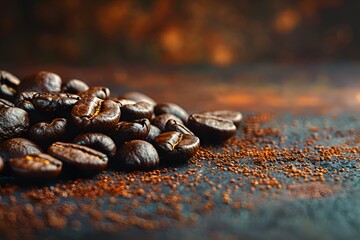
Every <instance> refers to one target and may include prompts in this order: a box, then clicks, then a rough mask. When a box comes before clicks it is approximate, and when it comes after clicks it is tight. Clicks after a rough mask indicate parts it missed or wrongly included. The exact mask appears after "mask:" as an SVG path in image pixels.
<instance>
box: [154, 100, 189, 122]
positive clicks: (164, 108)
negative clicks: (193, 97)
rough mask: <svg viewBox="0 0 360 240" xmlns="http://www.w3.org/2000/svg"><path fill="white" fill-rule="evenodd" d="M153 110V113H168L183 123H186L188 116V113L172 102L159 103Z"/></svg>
mask: <svg viewBox="0 0 360 240" xmlns="http://www.w3.org/2000/svg"><path fill="white" fill-rule="evenodd" d="M154 112H155V115H161V114H163V113H170V114H172V115H174V116H176V117H178V118H180V119H181V121H183V122H184V123H186V122H187V119H188V118H189V114H188V113H187V112H186V111H185V110H184V109H183V108H182V107H180V106H179V105H177V104H174V103H159V104H157V105H156V106H155V108H154Z"/></svg>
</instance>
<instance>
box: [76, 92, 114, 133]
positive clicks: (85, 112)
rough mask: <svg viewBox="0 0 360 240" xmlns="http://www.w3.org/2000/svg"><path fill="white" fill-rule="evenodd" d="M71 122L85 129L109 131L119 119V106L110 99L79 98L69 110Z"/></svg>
mask: <svg viewBox="0 0 360 240" xmlns="http://www.w3.org/2000/svg"><path fill="white" fill-rule="evenodd" d="M71 114H72V119H73V122H74V124H75V125H76V126H78V127H80V128H81V129H83V130H85V131H89V132H90V131H91V132H109V131H112V130H113V129H115V127H116V125H117V123H118V122H119V119H120V107H119V105H118V104H117V103H115V102H114V101H112V100H102V99H100V98H97V97H94V96H87V97H84V98H82V99H81V100H79V101H78V102H77V103H76V104H75V105H74V107H73V108H72V111H71Z"/></svg>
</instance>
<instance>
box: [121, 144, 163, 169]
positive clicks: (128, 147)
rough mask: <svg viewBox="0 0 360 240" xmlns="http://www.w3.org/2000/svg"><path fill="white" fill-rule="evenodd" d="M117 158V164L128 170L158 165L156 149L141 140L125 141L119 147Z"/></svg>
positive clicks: (151, 167) (150, 167)
mask: <svg viewBox="0 0 360 240" xmlns="http://www.w3.org/2000/svg"><path fill="white" fill-rule="evenodd" d="M118 158H119V161H118V165H119V166H120V167H122V168H127V169H130V170H149V169H153V168H155V167H157V166H158V165H159V155H158V153H157V151H156V149H155V148H154V147H153V145H151V144H150V143H148V142H146V141H143V140H132V141H129V142H125V143H124V145H122V147H121V148H120V149H119V154H118Z"/></svg>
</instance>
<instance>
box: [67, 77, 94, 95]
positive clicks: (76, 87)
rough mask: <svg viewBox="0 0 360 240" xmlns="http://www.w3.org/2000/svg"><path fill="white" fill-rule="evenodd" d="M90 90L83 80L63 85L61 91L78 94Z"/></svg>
mask: <svg viewBox="0 0 360 240" xmlns="http://www.w3.org/2000/svg"><path fill="white" fill-rule="evenodd" d="M87 90H89V86H88V85H87V84H86V83H84V82H83V81H81V80H78V79H71V80H69V81H68V82H66V83H65V84H63V86H62V88H61V91H62V92H65V93H73V94H78V93H82V92H86V91H87Z"/></svg>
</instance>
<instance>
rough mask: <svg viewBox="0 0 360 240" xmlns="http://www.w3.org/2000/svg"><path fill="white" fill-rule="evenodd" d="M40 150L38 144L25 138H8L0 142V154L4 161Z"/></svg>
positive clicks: (39, 151)
mask: <svg viewBox="0 0 360 240" xmlns="http://www.w3.org/2000/svg"><path fill="white" fill-rule="evenodd" d="M41 152H42V151H41V148H40V147H39V146H38V145H36V144H35V143H34V142H32V141H30V140H28V139H26V138H10V139H7V140H5V141H2V142H0V155H1V157H2V158H3V160H4V162H7V161H8V160H9V159H10V158H17V157H23V156H25V155H27V154H36V153H41Z"/></svg>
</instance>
